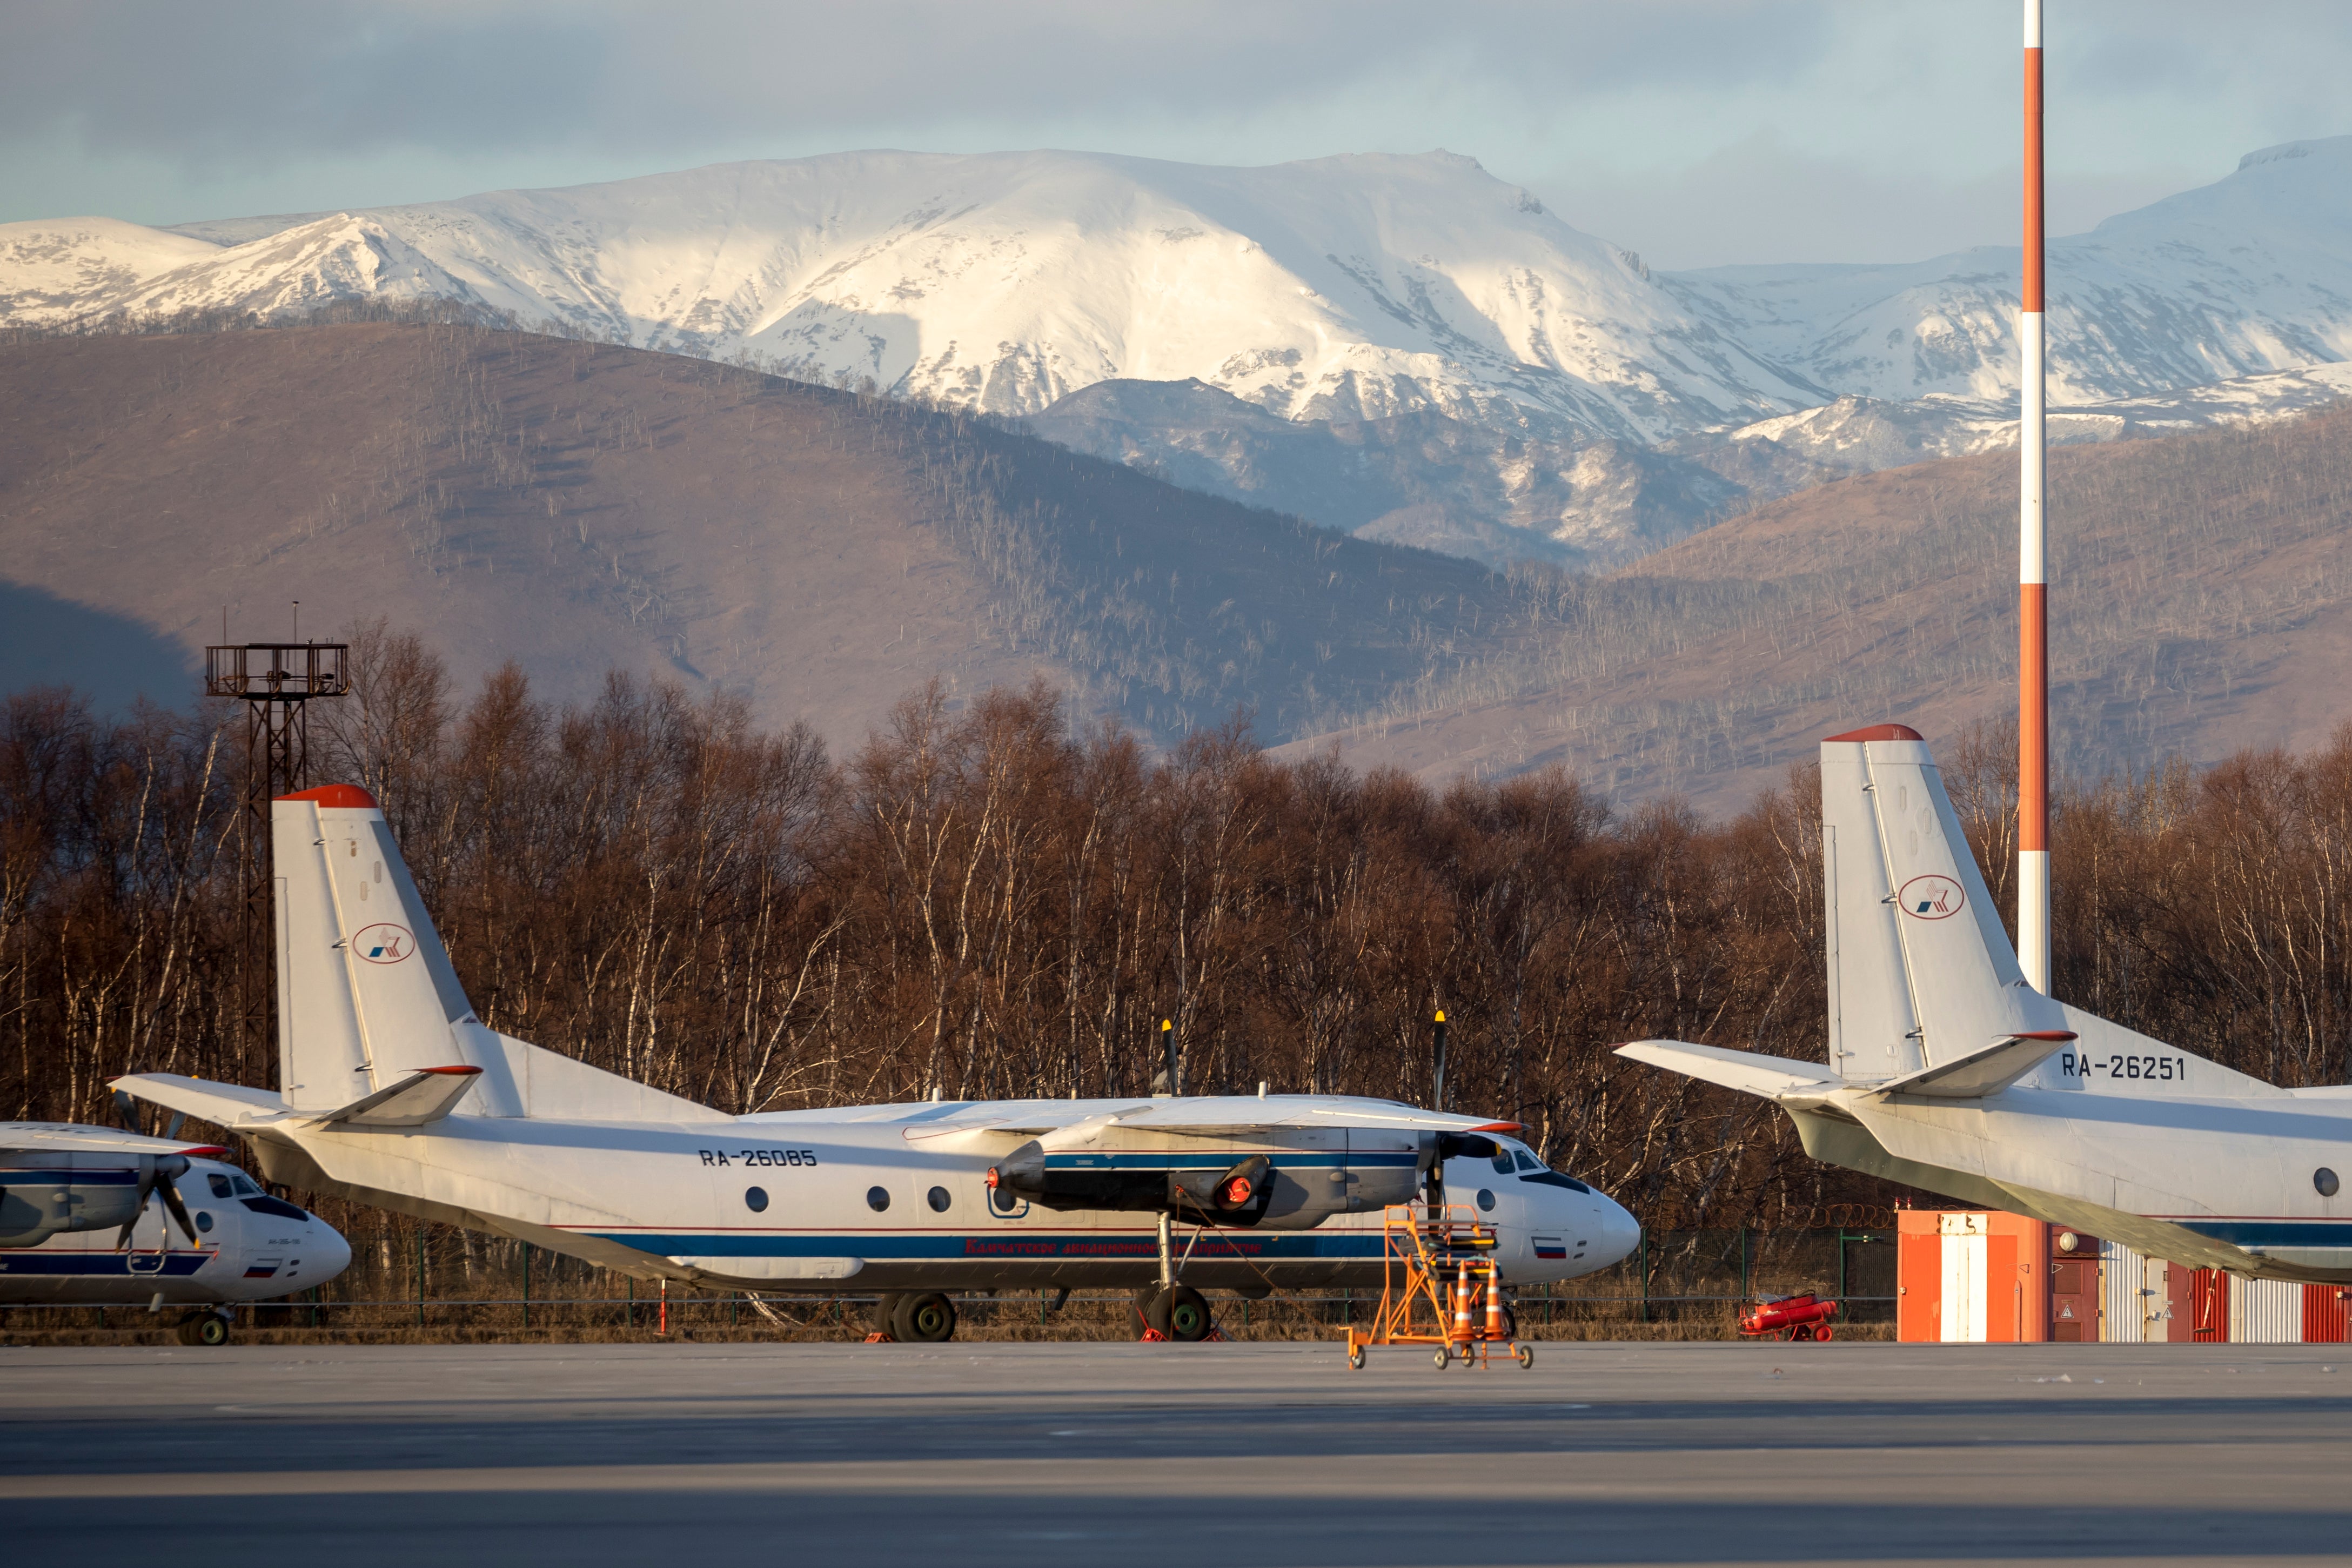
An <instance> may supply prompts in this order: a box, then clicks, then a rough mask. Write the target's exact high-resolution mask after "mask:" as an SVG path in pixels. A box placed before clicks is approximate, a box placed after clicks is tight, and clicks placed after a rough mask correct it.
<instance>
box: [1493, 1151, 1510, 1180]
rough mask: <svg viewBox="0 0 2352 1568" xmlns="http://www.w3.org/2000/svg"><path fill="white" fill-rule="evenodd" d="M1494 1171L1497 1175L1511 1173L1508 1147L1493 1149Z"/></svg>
mask: <svg viewBox="0 0 2352 1568" xmlns="http://www.w3.org/2000/svg"><path fill="white" fill-rule="evenodd" d="M1495 1173H1496V1175H1498V1176H1507V1175H1509V1174H1510V1173H1511V1152H1510V1151H1509V1150H1508V1149H1497V1150H1496V1151H1495Z"/></svg>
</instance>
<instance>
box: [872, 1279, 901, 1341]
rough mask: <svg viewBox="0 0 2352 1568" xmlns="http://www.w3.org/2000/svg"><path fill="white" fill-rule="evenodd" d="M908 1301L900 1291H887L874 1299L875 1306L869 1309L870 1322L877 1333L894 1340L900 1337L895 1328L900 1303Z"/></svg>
mask: <svg viewBox="0 0 2352 1568" xmlns="http://www.w3.org/2000/svg"><path fill="white" fill-rule="evenodd" d="M906 1299H907V1298H906V1296H905V1294H904V1293H903V1292H901V1291H898V1290H886V1291H884V1292H883V1293H882V1294H881V1295H879V1296H877V1297H875V1298H874V1305H873V1306H872V1307H871V1308H869V1309H868V1311H869V1313H870V1314H871V1315H870V1317H869V1320H868V1321H871V1322H872V1323H873V1325H874V1331H875V1332H876V1333H877V1334H887V1335H889V1336H890V1337H891V1338H892V1339H894V1340H895V1339H897V1338H898V1329H897V1327H896V1326H895V1325H896V1324H897V1322H898V1303H899V1302H901V1301H903V1300H906Z"/></svg>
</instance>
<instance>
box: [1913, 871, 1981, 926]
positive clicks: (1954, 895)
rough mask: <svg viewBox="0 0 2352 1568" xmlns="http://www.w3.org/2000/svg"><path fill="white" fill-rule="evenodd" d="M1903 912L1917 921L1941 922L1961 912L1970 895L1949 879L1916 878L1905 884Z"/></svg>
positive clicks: (1930, 876) (1929, 876)
mask: <svg viewBox="0 0 2352 1568" xmlns="http://www.w3.org/2000/svg"><path fill="white" fill-rule="evenodd" d="M1901 899H1902V902H1903V912H1904V913H1905V914H1906V915H1909V916H1911V917H1912V918H1913V919H1915V920H1923V921H1940V920H1947V919H1949V918H1950V917H1951V916H1953V915H1956V914H1958V913H1959V912H1960V906H1961V905H1963V904H1965V903H1967V902H1968V901H1969V896H1968V894H1966V893H1964V892H1962V891H1961V890H1960V885H1959V884H1958V882H1955V881H1953V880H1952V879H1950V878H1949V877H1939V876H1935V875H1932V874H1931V875H1928V876H1925V877H1914V878H1912V879H1910V880H1909V881H1907V882H1906V883H1904V884H1903V891H1902V894H1901Z"/></svg>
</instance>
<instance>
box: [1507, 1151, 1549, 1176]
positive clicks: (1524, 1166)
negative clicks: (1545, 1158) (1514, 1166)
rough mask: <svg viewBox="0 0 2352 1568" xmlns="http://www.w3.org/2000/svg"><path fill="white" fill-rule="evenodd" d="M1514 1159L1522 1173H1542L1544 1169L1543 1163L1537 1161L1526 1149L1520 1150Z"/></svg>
mask: <svg viewBox="0 0 2352 1568" xmlns="http://www.w3.org/2000/svg"><path fill="white" fill-rule="evenodd" d="M1514 1158H1516V1159H1517V1161H1518V1163H1519V1169H1520V1170H1522V1171H1540V1170H1542V1169H1543V1162H1542V1161H1540V1160H1538V1159H1537V1158H1536V1157H1535V1156H1534V1155H1533V1154H1530V1153H1528V1152H1527V1151H1526V1150H1525V1149H1521V1150H1519V1151H1518V1152H1517V1154H1516V1155H1515V1156H1514Z"/></svg>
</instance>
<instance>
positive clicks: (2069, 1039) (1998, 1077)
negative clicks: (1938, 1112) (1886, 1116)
mask: <svg viewBox="0 0 2352 1568" xmlns="http://www.w3.org/2000/svg"><path fill="white" fill-rule="evenodd" d="M2073 1044H2074V1034H2073V1032H2072V1031H2070V1030H2066V1029H2036V1030H2034V1031H2033V1032H2032V1033H2031V1034H2023V1035H2011V1036H2010V1037H2008V1038H2006V1039H2000V1040H1995V1041H1994V1042H1993V1043H1992V1044H1990V1045H1989V1046H1987V1047H1984V1048H1983V1049H1982V1050H1978V1051H1970V1052H1969V1054H1968V1055H1967V1056H1964V1057H1958V1058H1954V1059H1953V1060H1951V1061H1948V1062H1941V1063H1938V1064H1937V1066H1935V1067H1931V1068H1921V1069H1920V1070H1919V1071H1917V1072H1915V1073H1906V1074H1905V1075H1904V1076H1903V1077H1901V1078H1895V1079H1887V1080H1886V1081H1885V1083H1882V1084H1879V1085H1878V1086H1877V1087H1876V1089H1875V1092H1876V1093H1878V1094H1880V1095H1889V1094H1916V1095H1924V1096H1927V1097H1928V1098H1930V1099H1934V1100H1982V1099H1984V1098H1986V1097H1987V1096H1988V1095H1995V1094H1999V1093H2000V1091H2001V1090H2002V1089H2007V1088H2008V1087H2009V1086H2010V1085H2011V1084H2013V1083H2015V1082H2016V1081H2017V1080H2018V1079H2021V1078H2023V1077H2024V1076H2025V1075H2026V1074H2027V1073H2030V1072H2032V1070H2033V1069H2034V1068H2038V1067H2040V1066H2041V1065H2042V1063H2043V1062H2045V1061H2047V1060H2049V1059H2050V1058H2052V1057H2053V1056H2055V1055H2056V1054H2057V1053H2058V1052H2059V1051H2060V1050H2062V1049H2063V1048H2064V1047H2067V1046H2071V1045H2073Z"/></svg>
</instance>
